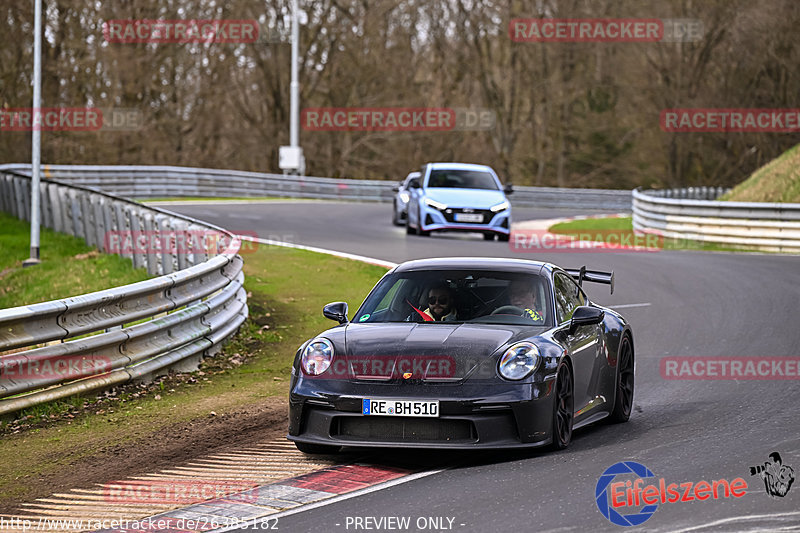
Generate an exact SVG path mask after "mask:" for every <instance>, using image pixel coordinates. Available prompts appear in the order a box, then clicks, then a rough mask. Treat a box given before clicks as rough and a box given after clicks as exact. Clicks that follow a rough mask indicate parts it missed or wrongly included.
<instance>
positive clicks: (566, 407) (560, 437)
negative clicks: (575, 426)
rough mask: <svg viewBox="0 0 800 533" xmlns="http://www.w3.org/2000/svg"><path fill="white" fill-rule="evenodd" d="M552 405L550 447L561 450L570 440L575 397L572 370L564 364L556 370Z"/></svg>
mask: <svg viewBox="0 0 800 533" xmlns="http://www.w3.org/2000/svg"><path fill="white" fill-rule="evenodd" d="M555 388H556V390H555V398H554V401H553V403H554V406H553V428H552V430H551V431H552V433H553V443H552V444H551V445H550V448H551V449H553V450H563V449H564V448H566V447H567V446H569V443H570V441H571V440H572V422H573V417H574V414H575V411H574V406H575V399H574V395H573V388H572V371H571V370H570V368H569V365H567V364H565V365H563V366H562V367H561V370H559V371H558V375H557V376H556V383H555Z"/></svg>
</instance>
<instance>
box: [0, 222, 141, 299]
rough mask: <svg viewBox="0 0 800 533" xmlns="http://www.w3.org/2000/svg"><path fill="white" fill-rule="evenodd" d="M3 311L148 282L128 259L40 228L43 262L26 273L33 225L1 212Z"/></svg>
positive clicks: (1, 297) (1, 288) (80, 240)
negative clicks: (23, 263) (25, 263)
mask: <svg viewBox="0 0 800 533" xmlns="http://www.w3.org/2000/svg"><path fill="white" fill-rule="evenodd" d="M0 228H2V230H0V309H5V308H7V307H17V306H19V305H28V304H32V303H38V302H46V301H48V300H56V299H59V298H66V297H68V296H75V295H78V294H85V293H87V292H94V291H99V290H102V289H109V288H111V287H118V286H120V285H127V284H128V283H134V282H137V281H142V280H144V279H147V278H148V275H147V271H146V270H145V269H143V268H141V269H136V270H134V269H133V268H132V267H131V262H130V261H129V260H128V259H124V258H122V257H119V256H116V255H105V254H101V253H99V252H98V251H97V249H95V248H91V247H89V246H87V245H86V243H85V242H84V241H83V240H82V239H79V238H77V237H72V236H70V235H64V234H61V233H56V232H54V231H51V230H49V229H47V228H41V232H40V239H39V242H40V247H39V248H40V251H41V259H42V263H41V264H39V265H36V266H33V267H30V268H25V269H23V268H22V261H23V260H24V259H27V258H28V257H29V255H30V224H28V223H27V222H23V221H21V220H18V219H16V218H15V217H12V216H11V215H8V214H6V213H0Z"/></svg>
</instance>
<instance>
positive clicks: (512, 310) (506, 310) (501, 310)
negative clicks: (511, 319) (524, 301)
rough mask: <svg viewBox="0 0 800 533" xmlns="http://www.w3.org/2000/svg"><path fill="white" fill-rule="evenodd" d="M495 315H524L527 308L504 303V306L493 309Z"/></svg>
mask: <svg viewBox="0 0 800 533" xmlns="http://www.w3.org/2000/svg"><path fill="white" fill-rule="evenodd" d="M492 314H493V315H517V316H522V315H524V314H525V310H524V309H522V308H519V307H517V306H515V305H504V306H502V307H498V308H497V309H495V310H494V311H492Z"/></svg>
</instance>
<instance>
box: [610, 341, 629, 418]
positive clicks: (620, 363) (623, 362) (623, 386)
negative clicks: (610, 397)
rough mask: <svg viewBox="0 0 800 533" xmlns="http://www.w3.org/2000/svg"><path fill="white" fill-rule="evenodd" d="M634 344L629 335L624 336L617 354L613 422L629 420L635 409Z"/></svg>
mask: <svg viewBox="0 0 800 533" xmlns="http://www.w3.org/2000/svg"><path fill="white" fill-rule="evenodd" d="M633 362H634V358H633V345H632V344H631V340H630V338H629V337H628V336H627V335H623V336H622V340H621V341H620V344H619V355H618V356H617V380H616V384H615V387H614V410H613V411H612V412H611V416H609V417H608V421H609V422H610V423H612V424H619V423H622V422H627V421H628V419H629V418H630V417H631V411H632V410H633V390H634V375H633Z"/></svg>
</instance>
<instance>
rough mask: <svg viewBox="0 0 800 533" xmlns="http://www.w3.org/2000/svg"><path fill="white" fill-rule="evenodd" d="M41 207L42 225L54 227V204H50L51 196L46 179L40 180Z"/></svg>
mask: <svg viewBox="0 0 800 533" xmlns="http://www.w3.org/2000/svg"><path fill="white" fill-rule="evenodd" d="M39 209H40V213H41V215H42V217H41V223H42V226H44V227H45V228H50V229H53V206H52V205H51V204H50V197H49V196H48V195H47V182H46V181H44V180H42V181H40V182H39Z"/></svg>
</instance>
